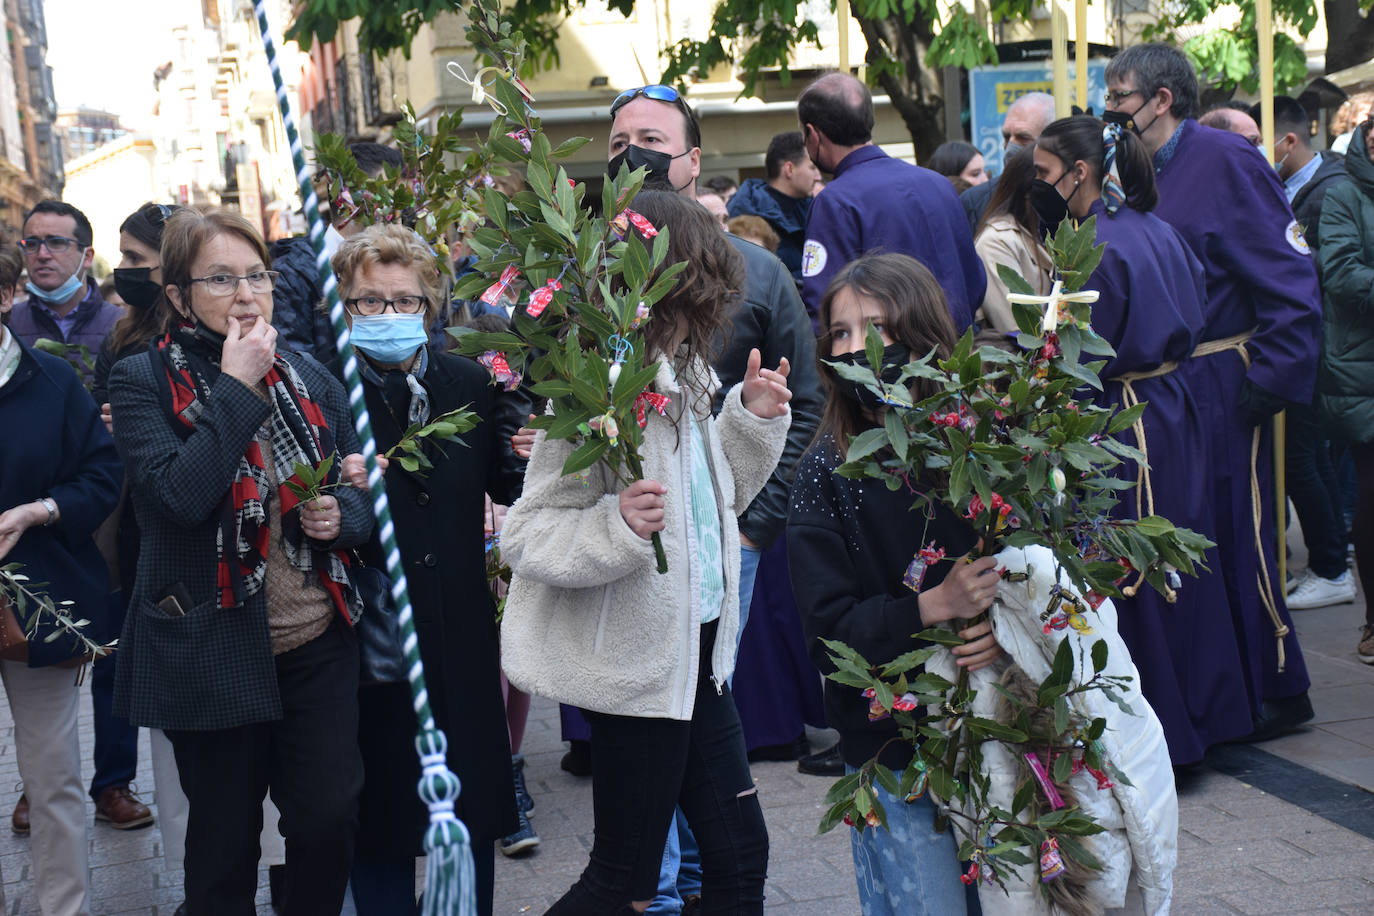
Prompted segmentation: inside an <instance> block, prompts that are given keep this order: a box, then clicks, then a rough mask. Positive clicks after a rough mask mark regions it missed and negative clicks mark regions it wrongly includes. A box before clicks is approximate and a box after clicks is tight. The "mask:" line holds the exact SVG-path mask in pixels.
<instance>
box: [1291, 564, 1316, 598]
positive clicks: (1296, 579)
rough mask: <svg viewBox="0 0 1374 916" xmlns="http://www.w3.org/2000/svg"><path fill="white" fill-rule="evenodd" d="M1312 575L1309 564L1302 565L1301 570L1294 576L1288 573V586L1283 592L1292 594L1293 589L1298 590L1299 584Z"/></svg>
mask: <svg viewBox="0 0 1374 916" xmlns="http://www.w3.org/2000/svg"><path fill="white" fill-rule="evenodd" d="M1312 575H1313V573H1312V568H1311V567H1310V566H1304V567H1303V568H1302V571H1301V572H1299V573H1298V574H1297V575H1296V576H1293V575H1290V576H1289V577H1288V588H1286V589H1285V590H1284V594H1285V595H1291V594H1293V593H1294V592H1295V591H1297V590H1298V587H1299V586H1301V585H1302V584H1303V583H1304V582H1306V581H1307V580H1308V579H1310V578H1312Z"/></svg>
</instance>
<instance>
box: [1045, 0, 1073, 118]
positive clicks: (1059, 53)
mask: <svg viewBox="0 0 1374 916" xmlns="http://www.w3.org/2000/svg"><path fill="white" fill-rule="evenodd" d="M1050 47H1051V48H1052V49H1053V52H1054V58H1053V62H1054V71H1053V72H1054V116H1055V117H1056V118H1067V117H1068V116H1069V114H1070V112H1071V110H1072V102H1071V100H1070V99H1069V17H1068V16H1067V15H1066V14H1065V13H1064V3H1063V0H1051V6H1050Z"/></svg>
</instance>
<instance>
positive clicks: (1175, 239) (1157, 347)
mask: <svg viewBox="0 0 1374 916" xmlns="http://www.w3.org/2000/svg"><path fill="white" fill-rule="evenodd" d="M1035 165H1036V173H1037V175H1038V176H1039V177H1040V178H1041V179H1042V181H1043V185H1044V186H1045V187H1046V189H1047V190H1046V191H1045V192H1043V193H1042V198H1043V199H1044V200H1046V201H1049V198H1050V196H1051V195H1053V196H1054V199H1055V200H1056V201H1059V202H1061V206H1062V207H1063V209H1064V210H1065V211H1066V212H1067V214H1068V215H1071V216H1072V217H1073V218H1074V219H1076V220H1086V219H1087V218H1089V217H1096V223H1095V236H1096V241H1097V243H1099V244H1104V245H1105V246H1106V247H1105V249H1104V251H1103V256H1102V261H1101V263H1100V264H1099V265H1098V267H1097V269H1096V270H1095V271H1094V272H1093V274H1092V276H1091V277H1090V278H1089V279H1088V281H1087V283H1086V285H1085V287H1084V288H1085V289H1089V290H1096V291H1097V292H1098V294H1099V298H1098V300H1097V302H1096V303H1095V304H1094V306H1093V310H1092V327H1093V330H1094V331H1096V332H1097V333H1098V334H1099V335H1100V336H1101V337H1102V338H1103V339H1105V340H1106V341H1107V343H1109V344H1111V345H1112V347H1113V349H1114V350H1115V351H1116V352H1115V354H1114V355H1113V356H1112V357H1111V358H1110V359H1108V360H1107V363H1106V365H1105V366H1104V367H1103V369H1102V372H1101V377H1102V379H1103V382H1104V385H1103V391H1102V392H1101V393H1099V394H1098V395H1097V400H1098V402H1099V403H1101V404H1104V405H1119V406H1122V407H1128V406H1130V405H1131V404H1134V403H1137V402H1146V403H1147V404H1148V406H1147V408H1146V410H1145V414H1144V416H1143V417H1142V418H1141V420H1140V422H1138V423H1136V424H1135V425H1134V426H1133V427H1131V428H1129V429H1127V430H1123V431H1122V433H1121V434H1120V438H1121V439H1122V441H1123V442H1125V443H1126V444H1127V445H1131V446H1133V447H1135V448H1138V449H1140V450H1141V451H1142V452H1143V453H1145V455H1146V459H1147V461H1148V467H1146V466H1137V465H1136V464H1135V463H1133V462H1127V463H1126V464H1123V465H1122V466H1121V467H1119V468H1118V469H1117V472H1116V474H1117V476H1118V477H1120V478H1121V479H1123V480H1128V481H1133V482H1135V484H1136V487H1135V489H1134V490H1133V491H1128V492H1127V493H1125V494H1124V498H1123V499H1122V501H1121V503H1120V504H1119V505H1118V506H1117V510H1116V511H1117V514H1118V515H1120V516H1121V517H1124V518H1139V517H1143V516H1147V515H1161V516H1164V517H1165V518H1167V519H1169V520H1170V521H1172V522H1173V523H1174V524H1176V525H1180V526H1184V527H1187V528H1191V529H1193V530H1194V531H1200V532H1203V533H1204V534H1208V535H1209V536H1215V532H1216V530H1217V525H1216V521H1215V519H1216V515H1215V511H1214V508H1213V505H1214V503H1215V502H1216V499H1215V497H1214V493H1213V486H1212V483H1211V480H1212V478H1211V475H1210V473H1209V471H1208V469H1209V468H1210V467H1211V466H1212V462H1213V455H1212V444H1211V443H1212V436H1211V433H1210V431H1209V429H1208V428H1206V427H1205V426H1204V417H1205V414H1204V412H1203V411H1202V410H1201V409H1200V405H1201V404H1202V403H1204V400H1203V399H1205V398H1208V397H1214V396H1215V394H1214V393H1215V392H1216V391H1218V390H1220V389H1221V387H1222V386H1223V385H1224V382H1223V381H1222V380H1219V379H1218V378H1217V376H1216V375H1215V373H1216V372H1217V369H1216V367H1217V365H1219V362H1218V361H1220V360H1226V359H1240V358H1241V357H1240V356H1239V355H1233V354H1220V355H1218V356H1216V357H1215V358H1213V359H1208V360H1200V359H1189V358H1188V357H1189V355H1190V354H1191V353H1193V351H1194V349H1196V348H1197V347H1198V344H1199V343H1200V342H1201V340H1202V333H1203V315H1204V312H1205V310H1206V308H1207V294H1206V288H1205V285H1204V279H1203V273H1202V267H1201V265H1200V264H1199V263H1198V261H1197V259H1196V258H1195V257H1194V256H1193V254H1192V252H1191V250H1190V249H1189V248H1188V246H1187V245H1186V244H1185V243H1184V242H1183V239H1182V237H1181V236H1180V235H1179V234H1178V233H1177V232H1175V231H1174V229H1173V228H1172V227H1171V226H1169V225H1168V224H1167V223H1165V222H1163V221H1162V220H1160V219H1159V218H1157V217H1155V216H1154V215H1153V214H1152V213H1150V212H1149V211H1150V210H1151V209H1153V208H1154V205H1155V202H1156V200H1157V196H1158V195H1157V192H1156V189H1155V180H1154V169H1153V167H1152V164H1151V162H1150V157H1149V154H1148V153H1147V152H1146V149H1145V144H1144V143H1143V142H1141V140H1140V139H1139V138H1138V137H1137V136H1136V135H1135V134H1133V133H1131V132H1129V131H1125V130H1122V128H1121V127H1120V125H1117V124H1110V125H1104V124H1103V123H1102V122H1101V121H1098V120H1097V119H1096V118H1091V117H1075V118H1064V119H1062V120H1059V121H1055V122H1054V123H1053V124H1051V125H1049V126H1048V127H1047V128H1045V130H1044V132H1043V133H1042V134H1041V135H1040V138H1039V140H1038V141H1037V142H1036V149H1035ZM1050 203H1051V204H1052V203H1053V201H1050ZM1046 209H1048V208H1046ZM1042 215H1044V216H1048V215H1050V214H1047V213H1042ZM1234 447H1235V448H1237V449H1240V448H1248V447H1249V443H1248V442H1244V443H1236V444H1235V446H1234ZM1225 562H1226V558H1224V557H1223V558H1221V559H1220V560H1218V559H1217V558H1215V556H1213V555H1211V554H1209V556H1208V557H1207V560H1206V564H1207V567H1208V568H1209V569H1211V570H1214V571H1219V570H1221V569H1222V568H1224V565H1223V564H1224V563H1225ZM1274 587H1278V583H1274ZM1255 611H1256V609H1254V608H1245V609H1242V608H1239V607H1237V608H1234V609H1232V608H1231V607H1230V605H1229V602H1228V597H1227V591H1226V587H1225V584H1224V582H1223V580H1222V577H1221V575H1220V573H1219V572H1212V573H1209V572H1207V571H1205V570H1200V576H1199V578H1197V579H1195V580H1194V579H1190V580H1188V581H1187V582H1184V583H1182V584H1181V587H1178V588H1177V589H1176V594H1175V595H1174V596H1173V600H1172V601H1170V600H1168V599H1167V598H1166V597H1165V596H1162V595H1160V594H1159V593H1158V592H1155V591H1154V590H1153V589H1149V588H1140V589H1139V591H1137V592H1136V593H1135V595H1134V596H1132V597H1128V598H1125V599H1122V600H1120V601H1118V603H1117V612H1118V614H1119V615H1120V620H1121V635H1122V638H1123V639H1124V640H1125V641H1126V645H1127V647H1128V648H1129V649H1130V650H1131V654H1132V656H1133V657H1134V658H1135V661H1136V664H1137V665H1138V666H1139V668H1140V673H1141V685H1142V687H1143V689H1144V692H1145V698H1146V699H1147V700H1148V701H1149V702H1150V705H1151V706H1153V707H1154V710H1155V712H1156V713H1157V714H1158V715H1159V718H1160V721H1161V722H1162V723H1163V725H1164V736H1165V739H1166V740H1167V741H1168V744H1169V755H1170V757H1171V758H1172V760H1173V762H1174V764H1175V765H1182V764H1189V763H1193V762H1195V761H1197V760H1200V759H1201V758H1202V756H1203V754H1204V752H1205V751H1206V749H1207V748H1208V747H1209V746H1210V745H1212V744H1216V743H1219V742H1222V741H1228V740H1232V739H1235V738H1240V737H1243V736H1245V735H1247V734H1249V733H1250V731H1251V729H1252V728H1253V723H1252V721H1251V715H1250V703H1249V698H1248V693H1247V691H1246V687H1245V678H1244V670H1245V667H1244V666H1245V659H1246V655H1245V647H1244V646H1243V645H1242V644H1241V643H1240V641H1239V638H1238V636H1237V633H1236V630H1235V627H1234V625H1233V623H1232V620H1233V616H1234V617H1235V618H1239V617H1241V616H1243V615H1244V614H1245V613H1254V612H1255ZM1181 627H1186V628H1187V633H1186V634H1185V633H1184V632H1183V631H1182V630H1181V629H1180V628H1181ZM1161 647H1164V648H1163V649H1161Z"/></svg>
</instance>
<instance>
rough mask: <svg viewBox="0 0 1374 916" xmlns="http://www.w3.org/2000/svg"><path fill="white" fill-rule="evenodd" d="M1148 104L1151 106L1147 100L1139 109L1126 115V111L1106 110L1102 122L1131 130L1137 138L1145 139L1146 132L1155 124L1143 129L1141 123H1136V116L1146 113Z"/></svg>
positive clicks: (1147, 125)
mask: <svg viewBox="0 0 1374 916" xmlns="http://www.w3.org/2000/svg"><path fill="white" fill-rule="evenodd" d="M1148 104H1150V100H1149V99H1146V100H1145V101H1143V102H1141V103H1140V107H1139V108H1137V109H1136V110H1135V111H1133V112H1131V113H1130V114H1126V112H1124V111H1108V110H1105V109H1104V110H1103V112H1102V120H1103V121H1104V122H1106V123H1107V124H1120V125H1121V127H1122V129H1124V130H1129V131H1130V132H1131V133H1133V134H1135V135H1136V136H1137V137H1144V135H1145V131H1147V130H1149V129H1150V125H1151V124H1154V123H1155V122H1154V121H1151V122H1150V124H1146V125H1145V126H1144V127H1141V126H1140V123H1139V122H1138V121H1136V119H1135V116H1136V115H1138V114H1140V113H1141V112H1142V111H1144V110H1145V106H1146V105H1148Z"/></svg>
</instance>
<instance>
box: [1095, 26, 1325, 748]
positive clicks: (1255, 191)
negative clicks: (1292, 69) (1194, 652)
mask: <svg viewBox="0 0 1374 916" xmlns="http://www.w3.org/2000/svg"><path fill="white" fill-rule="evenodd" d="M1106 80H1107V89H1108V93H1107V108H1106V111H1105V112H1104V118H1106V119H1107V120H1112V121H1115V122H1117V123H1120V124H1122V125H1123V126H1125V127H1126V128H1127V129H1129V130H1133V131H1135V133H1136V134H1137V135H1139V136H1140V138H1141V139H1142V140H1144V141H1145V146H1146V148H1147V149H1148V150H1149V151H1150V153H1151V155H1152V156H1153V157H1154V166H1155V175H1156V180H1157V182H1158V185H1159V205H1158V206H1157V207H1156V208H1155V215H1156V216H1158V217H1159V218H1160V219H1163V220H1164V221H1165V222H1167V223H1169V224H1170V225H1172V226H1173V227H1174V228H1175V229H1176V230H1178V232H1179V234H1180V235H1182V236H1183V239H1184V241H1185V242H1187V244H1188V246H1189V247H1190V248H1191V249H1192V251H1193V254H1195V255H1196V256H1197V258H1198V260H1199V261H1201V262H1202V266H1203V269H1204V271H1205V273H1206V278H1207V305H1206V309H1207V311H1206V314H1205V315H1204V323H1205V330H1204V332H1203V341H1204V342H1203V343H1202V344H1200V345H1199V347H1198V349H1197V350H1196V351H1195V352H1194V353H1193V356H1192V358H1191V359H1190V360H1189V361H1188V363H1186V364H1185V365H1184V366H1183V368H1182V370H1181V371H1186V372H1192V373H1194V374H1195V375H1196V376H1197V384H1196V386H1195V387H1196V388H1197V390H1200V391H1210V392H1212V396H1211V397H1210V398H1209V399H1208V400H1207V401H1205V402H1201V403H1200V404H1199V406H1200V408H1201V409H1202V410H1203V411H1204V412H1205V414H1206V416H1205V417H1204V421H1205V423H1206V425H1207V426H1208V427H1209V428H1210V429H1211V430H1212V432H1213V435H1212V456H1213V461H1212V466H1211V467H1210V468H1207V469H1202V468H1200V469H1199V473H1208V474H1209V475H1210V477H1211V481H1212V491H1213V493H1214V501H1215V507H1216V513H1215V514H1216V519H1217V527H1218V530H1217V531H1215V532H1204V533H1206V534H1208V535H1209V536H1211V537H1212V539H1213V540H1215V541H1216V542H1217V553H1218V555H1219V558H1220V564H1221V572H1222V574H1223V576H1224V578H1225V581H1226V590H1227V596H1228V598H1229V601H1230V605H1231V615H1232V619H1233V620H1234V622H1235V625H1236V627H1237V629H1238V631H1239V635H1240V636H1241V640H1240V644H1241V645H1242V646H1243V647H1244V649H1245V653H1246V657H1244V658H1242V659H1240V660H1239V661H1238V662H1236V663H1233V664H1232V665H1229V666H1228V665H1226V664H1224V663H1221V662H1219V664H1218V670H1217V673H1216V676H1217V677H1231V678H1237V677H1238V678H1243V679H1244V682H1245V686H1246V689H1247V692H1248V694H1249V696H1250V705H1251V708H1250V709H1249V710H1248V712H1249V718H1250V721H1249V722H1248V723H1247V722H1246V721H1245V716H1244V713H1243V712H1241V713H1240V714H1239V716H1238V719H1239V722H1238V724H1237V729H1238V734H1234V735H1214V736H1211V737H1212V739H1213V743H1215V742H1220V741H1225V740H1228V739H1233V738H1240V737H1245V734H1244V730H1245V726H1246V725H1247V724H1248V725H1251V726H1252V728H1251V730H1250V732H1249V735H1248V738H1249V740H1252V741H1262V740H1266V739H1268V738H1273V737H1277V736H1278V735H1280V734H1283V733H1284V732H1287V731H1290V730H1292V729H1293V728H1294V727H1296V726H1297V725H1299V724H1301V723H1302V722H1305V721H1307V720H1309V719H1311V718H1312V704H1311V701H1310V700H1309V699H1308V697H1307V689H1308V686H1309V684H1310V681H1309V679H1308V676H1307V666H1306V665H1305V664H1304V663H1303V657H1302V650H1301V649H1300V648H1299V647H1298V640H1297V635H1296V633H1294V632H1293V624H1292V619H1291V617H1290V616H1289V613H1288V608H1287V607H1286V606H1285V604H1284V595H1283V591H1284V583H1282V582H1280V581H1279V580H1278V565H1277V562H1276V561H1275V557H1274V550H1275V548H1276V546H1277V547H1278V548H1280V549H1281V548H1282V545H1278V544H1277V543H1276V541H1277V539H1276V536H1275V523H1274V517H1273V513H1274V499H1273V495H1272V494H1273V492H1274V490H1273V451H1272V443H1271V439H1272V436H1271V431H1270V426H1269V424H1268V422H1267V421H1268V420H1269V418H1270V417H1271V416H1272V415H1273V414H1274V413H1276V412H1277V411H1278V410H1280V409H1282V408H1284V407H1286V406H1294V405H1299V404H1301V405H1306V404H1308V403H1310V402H1311V400H1312V391H1313V385H1314V382H1315V376H1316V368H1317V361H1318V356H1319V352H1320V343H1321V323H1322V322H1321V304H1320V303H1321V298H1320V292H1319V290H1318V286H1317V271H1316V267H1315V266H1314V263H1313V259H1312V254H1311V249H1310V248H1309V247H1308V244H1307V240H1306V239H1305V238H1304V237H1303V232H1302V227H1301V226H1299V225H1298V223H1297V221H1296V220H1295V219H1294V218H1293V212H1292V210H1291V209H1289V205H1288V199H1287V197H1286V196H1285V194H1284V190H1283V185H1282V184H1281V183H1280V181H1279V179H1278V177H1277V175H1275V173H1274V169H1273V168H1272V167H1271V166H1270V165H1269V164H1268V163H1267V162H1265V161H1264V160H1263V158H1261V157H1259V156H1256V155H1255V151H1254V149H1253V148H1252V147H1251V146H1250V144H1249V143H1248V142H1247V141H1246V140H1245V139H1244V138H1242V137H1240V136H1238V135H1236V134H1232V133H1227V132H1224V131H1219V130H1214V129H1211V128H1207V127H1202V126H1200V125H1199V124H1198V123H1197V121H1195V120H1193V115H1194V113H1195V112H1196V111H1197V109H1198V84H1197V74H1196V73H1195V72H1194V71H1193V66H1192V64H1191V63H1189V61H1188V58H1187V57H1185V56H1184V55H1183V52H1181V51H1179V50H1178V49H1176V48H1172V47H1170V46H1168V45H1163V44H1144V45H1137V46H1136V47H1133V48H1128V49H1126V50H1125V51H1122V52H1121V53H1120V54H1118V55H1117V56H1116V57H1115V58H1113V59H1112V61H1111V62H1110V63H1109V64H1108V65H1107V72H1106ZM1302 409H1306V408H1305V407H1304V408H1302ZM1257 544H1258V545H1260V546H1259V547H1257ZM1185 587H1186V585H1185ZM1180 625H1181V626H1186V622H1180ZM1237 664H1238V665H1239V667H1240V670H1239V671H1237V670H1232V669H1234V667H1235V666H1236V665H1237ZM1205 689H1206V688H1204V687H1202V686H1201V685H1199V686H1197V687H1194V688H1193V693H1194V695H1198V700H1199V702H1202V700H1203V698H1202V696H1201V695H1200V694H1201V693H1202V692H1203V691H1204V690H1205Z"/></svg>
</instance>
